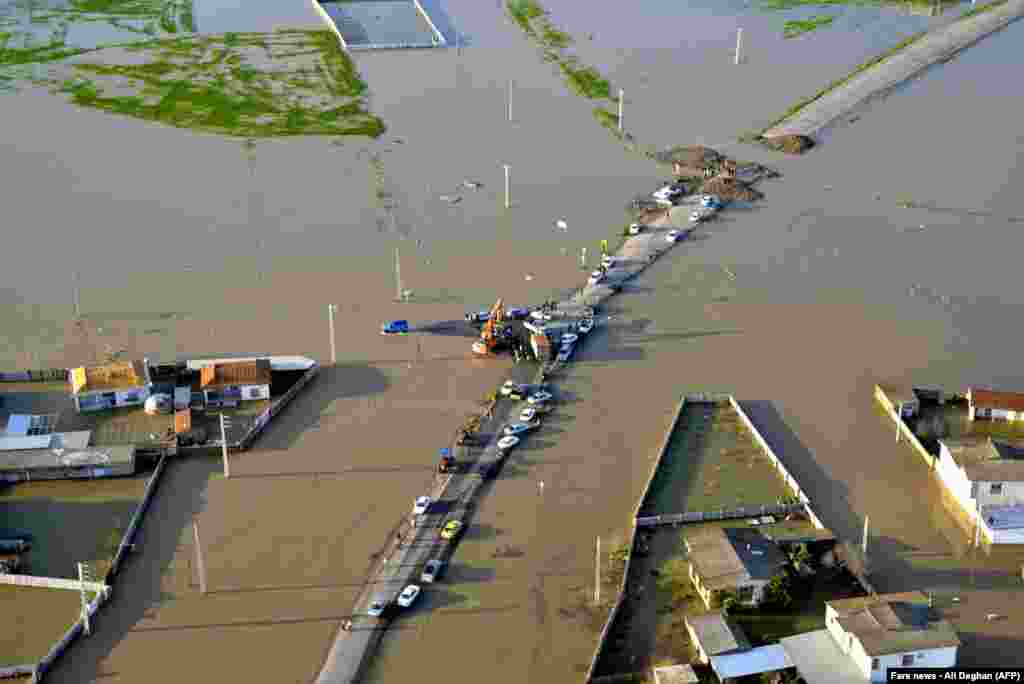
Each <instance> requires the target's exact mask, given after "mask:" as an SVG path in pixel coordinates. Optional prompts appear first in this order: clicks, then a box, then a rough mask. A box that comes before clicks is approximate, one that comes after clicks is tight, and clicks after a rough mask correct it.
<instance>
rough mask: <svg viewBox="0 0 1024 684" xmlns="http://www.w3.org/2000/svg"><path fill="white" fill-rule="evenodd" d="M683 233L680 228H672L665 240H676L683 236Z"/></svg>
mask: <svg viewBox="0 0 1024 684" xmlns="http://www.w3.org/2000/svg"><path fill="white" fill-rule="evenodd" d="M682 235H683V234H682V233H681V232H679V231H678V230H670V231H668V234H667V235H665V241H666V242H675V241H676V240H678V239H679V238H680V237H682Z"/></svg>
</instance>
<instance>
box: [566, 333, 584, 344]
mask: <svg viewBox="0 0 1024 684" xmlns="http://www.w3.org/2000/svg"><path fill="white" fill-rule="evenodd" d="M578 339H580V336H579V335H577V334H575V333H565V334H564V335H562V344H563V345H566V344H572V343H573V342H575V341H576V340H578Z"/></svg>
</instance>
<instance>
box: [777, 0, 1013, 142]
mask: <svg viewBox="0 0 1024 684" xmlns="http://www.w3.org/2000/svg"><path fill="white" fill-rule="evenodd" d="M1022 15H1024V0H1008V2H1006V4H1004V5H1002V6H1000V7H995V8H993V9H990V10H988V11H985V12H982V13H981V14H976V15H974V16H971V17H967V18H965V19H960V20H957V21H954V22H952V23H950V24H946V25H945V26H942V27H939V28H936V29H934V30H932V31H929V32H928V33H927V34H925V35H924V36H922V37H921V38H920V39H918V40H917V41H915V42H914V43H912V44H910V45H909V46H908V47H907V48H905V49H904V50H901V51H900V52H898V53H896V54H895V55H893V56H891V57H889V58H888V59H885V60H884V61H882V62H879V63H878V64H876V65H874V66H872V67H869V68H868V69H866V70H864V71H862V72H861V73H859V74H857V75H856V76H854V77H853V78H851V79H850V80H849V81H847V82H846V83H844V84H842V85H841V86H839V87H838V88H836V89H835V90H832V91H830V92H828V93H826V94H825V95H823V96H822V97H820V98H818V99H817V100H815V101H814V102H812V103H810V104H808V105H807V106H806V107H804V108H803V109H801V110H800V111H799V112H797V113H796V114H795V115H794V116H792V117H790V118H788V119H786V120H785V121H783V122H782V123H780V124H778V125H776V126H773V127H772V128H770V129H768V130H767V131H765V132H764V134H763V137H765V138H777V137H779V136H784V135H805V136H808V137H813V136H814V134H815V133H817V132H818V131H820V130H821V129H823V128H825V127H826V126H828V125H829V124H831V123H833V122H834V121H836V120H837V119H839V118H840V117H842V116H843V115H845V114H847V113H849V112H850V111H851V110H853V109H854V108H855V107H857V106H858V105H860V104H861V103H863V102H865V101H866V100H868V99H869V98H871V97H873V96H875V95H878V94H881V93H885V92H887V91H889V90H891V89H892V88H894V87H896V86H898V85H900V84H901V83H903V82H905V81H907V80H909V79H911V78H913V77H914V76H917V75H918V74H920V73H921V72H922V71H924V70H925V69H927V68H928V67H930V66H932V65H933V64H937V63H939V62H944V61H946V60H948V59H950V58H952V57H953V56H955V55H956V54H957V53H958V52H960V51H961V50H964V49H966V48H968V47H970V46H971V45H974V44H975V43H977V42H978V41H979V40H981V39H982V38H985V37H986V36H988V35H990V34H992V33H995V32H996V31H998V30H1000V29H1002V28H1004V27H1006V26H1007V25H1008V24H1010V23H1011V22H1013V21H1016V20H1017V19H1019V18H1020V17H1021V16H1022Z"/></svg>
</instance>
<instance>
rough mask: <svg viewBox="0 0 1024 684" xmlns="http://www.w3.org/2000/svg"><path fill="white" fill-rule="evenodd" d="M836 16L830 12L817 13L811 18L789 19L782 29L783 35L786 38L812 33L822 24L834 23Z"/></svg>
mask: <svg viewBox="0 0 1024 684" xmlns="http://www.w3.org/2000/svg"><path fill="white" fill-rule="evenodd" d="M833 19H835V17H833V16H831V15H828V14H816V15H814V16H813V17H811V18H810V19H796V20H792V21H787V22H786V25H785V27H784V28H783V30H782V35H783V36H784V37H785V38H796V37H797V36H802V35H803V34H805V33H810V32H811V31H814V30H816V29H819V28H821V27H822V26H828V25H829V24H831V23H832V20H833Z"/></svg>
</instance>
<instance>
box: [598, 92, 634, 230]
mask: <svg viewBox="0 0 1024 684" xmlns="http://www.w3.org/2000/svg"><path fill="white" fill-rule="evenodd" d="M594 118H595V119H597V120H598V121H599V122H600V123H601V125H602V126H604V127H605V128H607V129H610V130H612V131H615V132H616V133H617V132H618V130H619V116H618V115H617V114H615V113H614V112H610V111H608V110H607V109H605V108H604V107H594ZM626 230H627V231H628V230H629V226H626Z"/></svg>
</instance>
